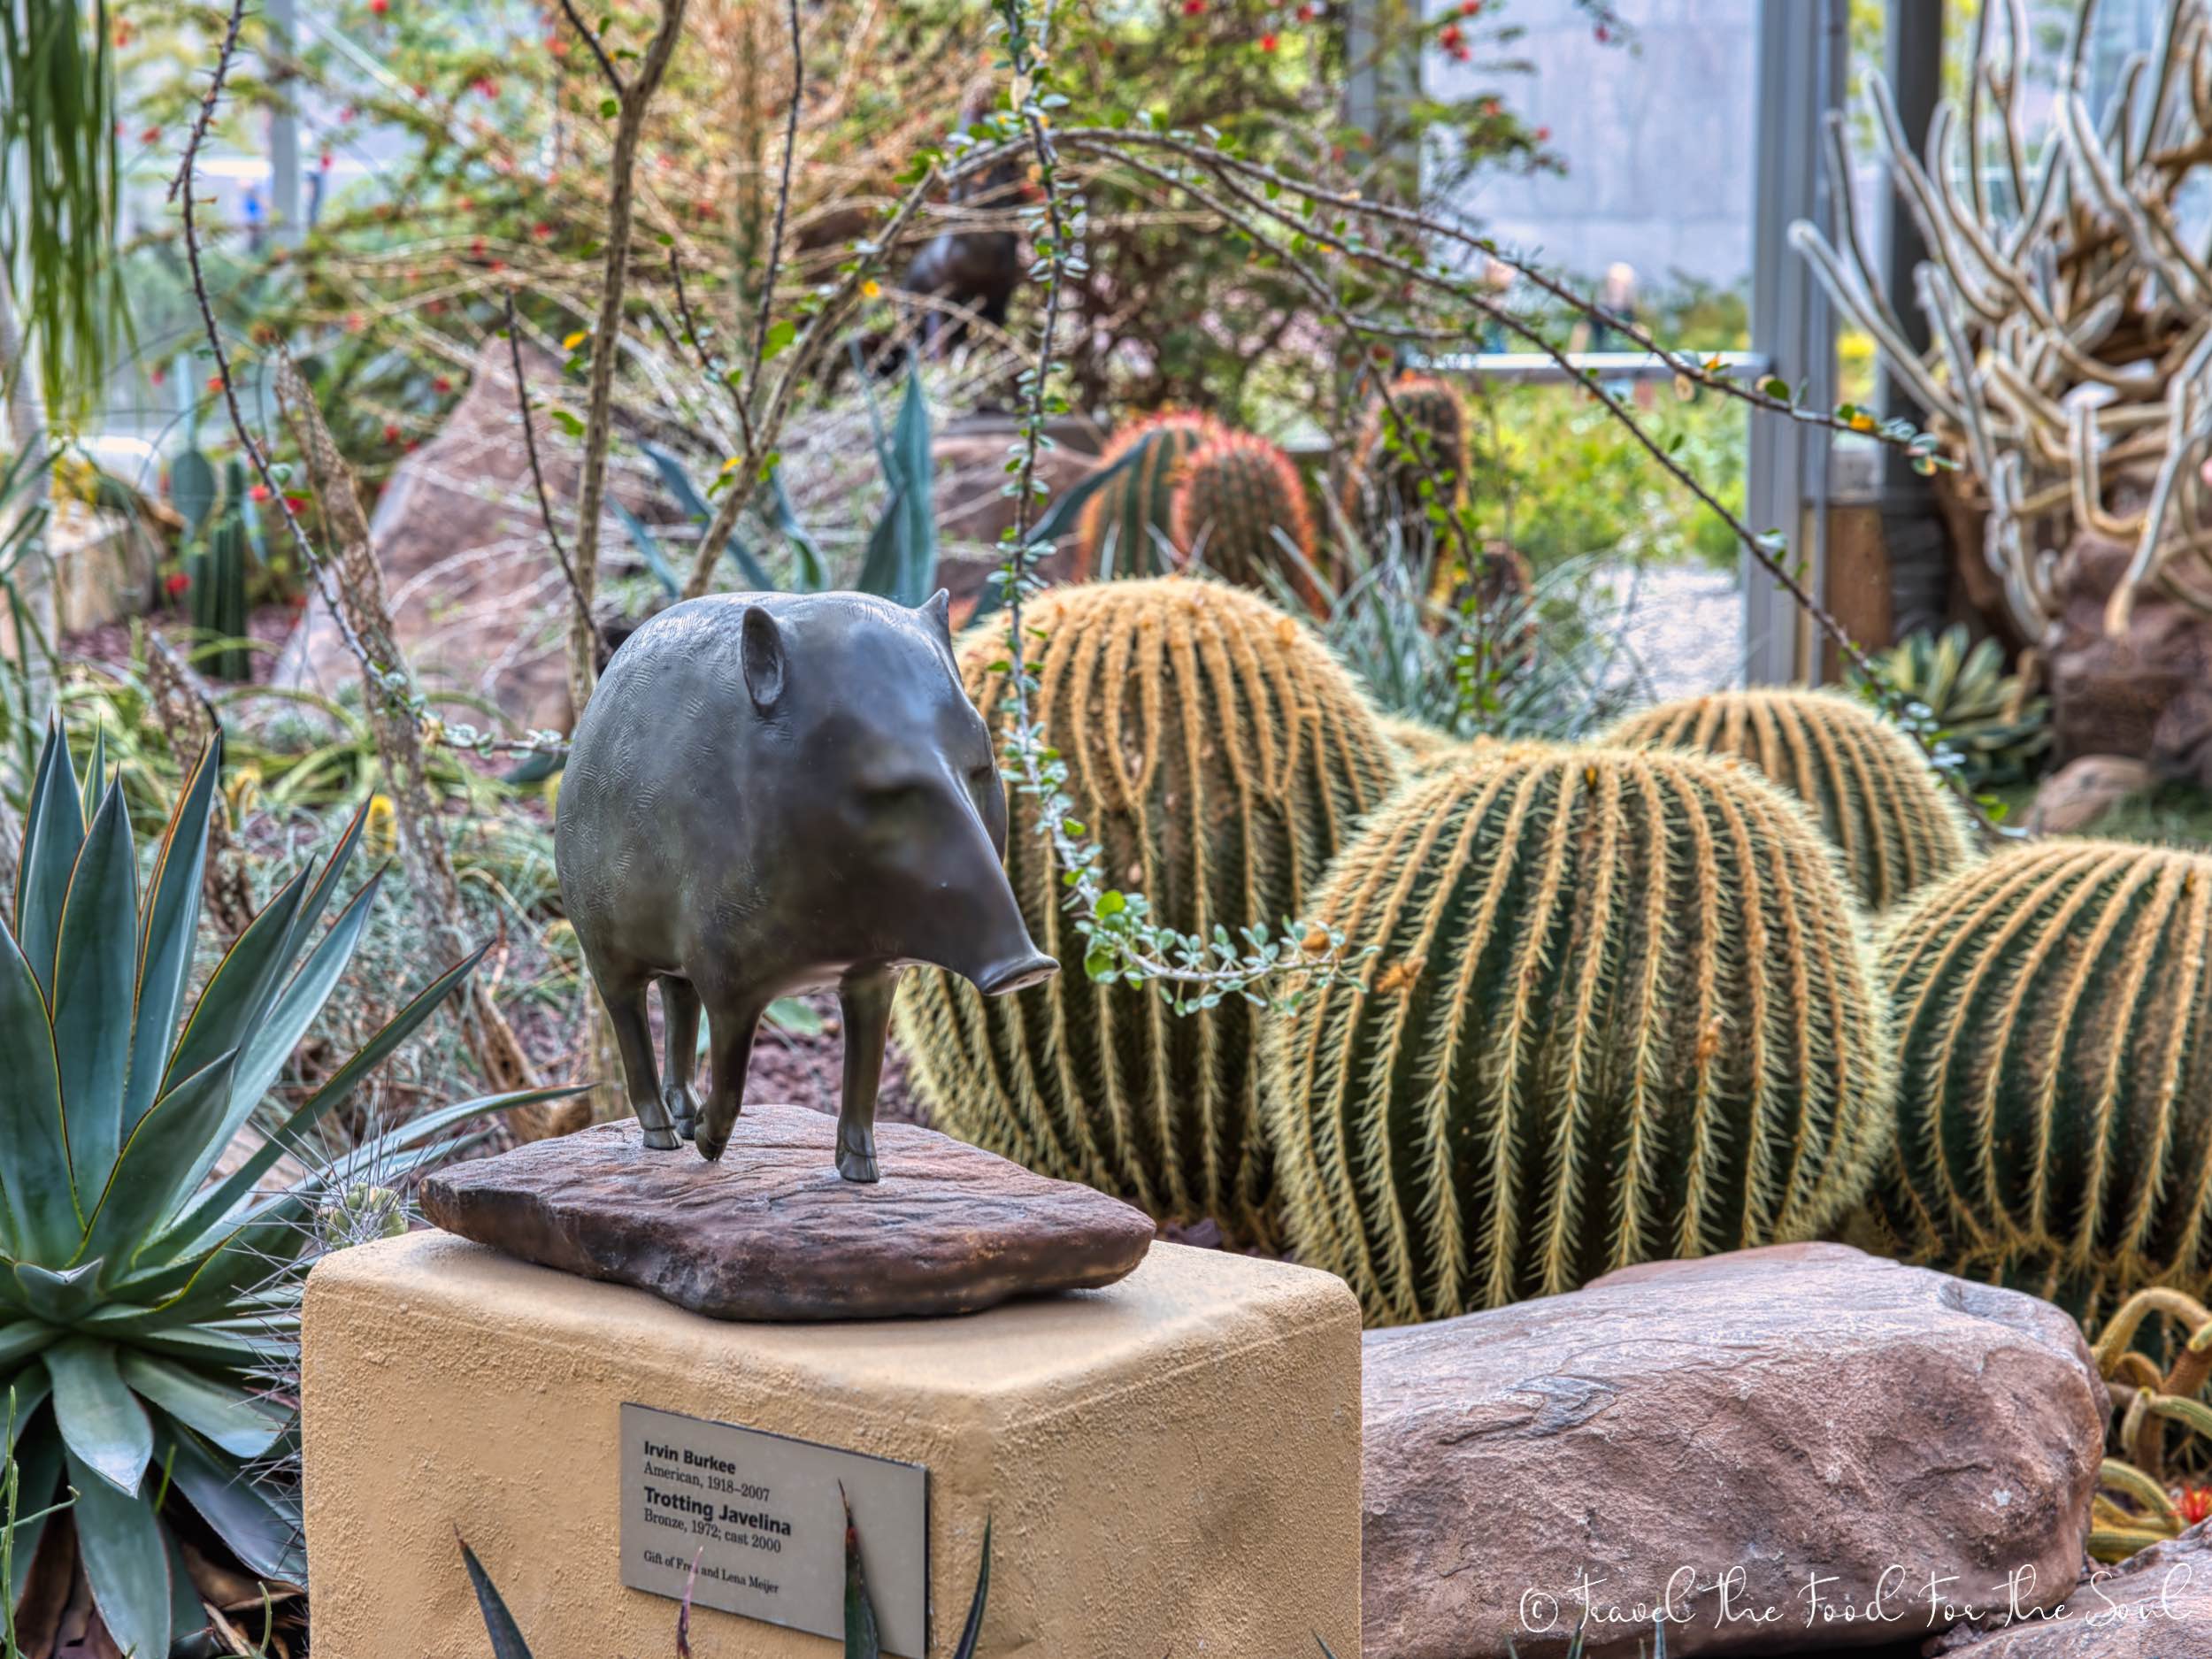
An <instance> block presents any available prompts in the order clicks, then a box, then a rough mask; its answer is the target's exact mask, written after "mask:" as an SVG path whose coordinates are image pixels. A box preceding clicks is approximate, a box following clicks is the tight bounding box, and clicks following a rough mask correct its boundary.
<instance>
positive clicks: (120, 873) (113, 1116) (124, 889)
mask: <svg viewBox="0 0 2212 1659" xmlns="http://www.w3.org/2000/svg"><path fill="white" fill-rule="evenodd" d="M137 938H138V861H137V857H136V856H135V855H134V853H133V851H132V849H131V820H130V814H129V813H128V812H127V811H126V810H124V805H123V791H122V787H121V786H120V785H118V786H116V787H112V788H111V789H110V790H109V791H108V792H107V794H106V795H105V796H104V797H103V798H102V800H101V802H100V810H99V812H98V813H97V814H96V816H95V817H94V818H93V820H92V828H91V829H90V831H89V832H88V833H87V834H86V836H85V841H84V845H83V847H81V849H79V850H78V854H77V867H76V869H75V871H74V872H72V874H71V876H70V879H69V892H68V895H67V896H66V897H65V899H64V900H63V902H62V913H61V930H60V937H59V939H58V942H57V943H56V945H55V949H54V1035H53V1041H54V1056H55V1059H56V1061H57V1063H58V1066H59V1069H60V1073H61V1098H62V1108H63V1111H64V1113H65V1120H66V1124H67V1129H68V1136H69V1172H70V1179H71V1181H72V1183H73V1185H74V1186H75V1187H76V1189H77V1202H78V1203H79V1205H80V1206H83V1205H84V1204H85V1203H87V1202H88V1200H89V1199H90V1197H91V1195H92V1194H95V1193H97V1192H98V1191H99V1189H100V1188H101V1187H104V1186H105V1185H106V1184H107V1178H108V1171H110V1170H111V1169H112V1168H113V1167H114V1164H115V1155H116V1152H117V1150H118V1149H119V1148H120V1147H121V1146H122V1144H123V1079H124V1076H125V1074H126V1073H127V1071H128V1070H129V1068H130V1045H129V1044H128V1043H127V1042H125V1041H121V1040H120V1038H119V1034H118V1033H117V1031H116V1029H115V1026H116V1024H117V1022H118V1021H119V1018H122V1017H123V1016H124V1012H125V1010H128V1009H129V1008H130V1006H131V1002H132V989H133V987H132V983H131V981H132V976H133V974H134V972H135V971H136V968H137V963H136V962H135V960H134V956H135V954H136V953H135V951H134V949H133V946H134V944H135V943H136V941H137Z"/></svg>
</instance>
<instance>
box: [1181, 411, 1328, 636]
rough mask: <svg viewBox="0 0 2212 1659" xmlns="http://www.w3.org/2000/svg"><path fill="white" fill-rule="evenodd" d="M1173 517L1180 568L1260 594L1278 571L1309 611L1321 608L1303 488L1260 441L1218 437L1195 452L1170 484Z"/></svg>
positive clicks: (1292, 469)
mask: <svg viewBox="0 0 2212 1659" xmlns="http://www.w3.org/2000/svg"><path fill="white" fill-rule="evenodd" d="M1173 517H1174V536H1175V545H1176V546H1177V547H1178V548H1179V549H1181V550H1182V554H1183V557H1184V558H1185V559H1186V560H1187V561H1190V562H1193V563H1198V564H1202V565H1204V566H1205V568H1206V569H1208V570H1210V571H1213V572H1217V573H1218V574H1220V575H1221V576H1223V577H1225V578H1226V579H1227V580H1230V581H1233V582H1234V583H1235V584H1236V585H1237V586H1238V587H1240V588H1252V589H1254V590H1255V591H1257V592H1260V593H1267V592H1270V591H1271V582H1270V580H1269V576H1268V572H1271V571H1272V572H1279V574H1280V576H1281V578H1282V579H1283V580H1285V581H1286V582H1287V583H1288V584H1289V586H1290V589H1291V591H1292V592H1294V593H1295V594H1296V595H1298V597H1299V599H1300V601H1301V602H1302V603H1303V604H1304V605H1305V606H1306V608H1307V609H1308V610H1309V611H1322V610H1324V609H1325V605H1324V603H1323V601H1322V598H1321V590H1320V585H1319V583H1318V581H1317V572H1316V571H1315V569H1314V567H1313V559H1314V551H1315V543H1314V532H1313V514H1312V512H1311V511H1309V510H1308V508H1307V506H1306V487H1305V484H1304V481H1303V480H1301V479H1300V478H1299V476H1298V469H1297V467H1296V466H1295V465H1293V464H1292V462H1291V458H1290V457H1288V456H1286V455H1285V454H1284V453H1283V452H1282V451H1281V450H1280V449H1277V448H1276V447H1275V446H1274V445H1273V444H1271V443H1270V442H1268V441H1267V440H1266V439H1264V438H1256V437H1254V436H1253V435H1252V434H1250V433H1248V432H1225V433H1223V434H1221V435H1220V436H1219V437H1217V438H1216V439H1215V440H1214V441H1213V442H1210V443H1209V444H1207V445H1206V446H1205V447H1204V448H1202V449H1199V450H1197V451H1196V452H1195V453H1194V454H1193V455H1192V456H1191V457H1190V459H1189V460H1187V461H1186V462H1185V463H1184V464H1183V469H1182V473H1181V476H1180V478H1179V480H1178V481H1177V483H1176V487H1175V499H1174V503H1173ZM1286 544H1287V545H1286ZM1293 549H1295V556H1294V554H1293Z"/></svg>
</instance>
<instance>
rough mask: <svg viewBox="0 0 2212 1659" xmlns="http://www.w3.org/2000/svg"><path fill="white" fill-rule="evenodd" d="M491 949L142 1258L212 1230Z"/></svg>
mask: <svg viewBox="0 0 2212 1659" xmlns="http://www.w3.org/2000/svg"><path fill="white" fill-rule="evenodd" d="M488 949H491V944H490V941H485V942H484V943H483V944H481V945H479V946H478V947H477V948H476V949H474V950H472V951H471V952H470V953H469V954H468V955H467V956H465V957H463V958H462V959H461V960H460V961H459V962H457V963H456V964H454V965H453V966H451V967H450V968H448V969H447V970H446V971H445V972H443V973H442V974H440V975H439V976H438V978H437V979H434V980H433V981H431V983H430V984H429V985H428V986H427V987H425V988H424V989H423V990H422V991H420V992H419V993H418V994H417V995H416V997H415V1000H414V1001H413V1002H410V1003H408V1004H407V1006H406V1007H404V1008H403V1009H401V1010H399V1012H398V1013H396V1014H395V1015H393V1016H392V1018H390V1019H389V1020H388V1021H387V1022H386V1024H385V1025H384V1028H383V1029H382V1030H381V1031H380V1032H378V1033H376V1035H375V1036H373V1037H372V1038H370V1039H369V1041H367V1042H365V1043H364V1044H363V1045H362V1046H361V1048H359V1049H358V1050H357V1052H356V1053H355V1054H354V1055H353V1056H352V1057H351V1058H350V1059H349V1060H347V1061H346V1063H345V1064H343V1065H341V1066H340V1067H339V1068H338V1069H337V1071H334V1072H333V1073H332V1074H331V1076H330V1078H329V1080H328V1081H326V1082H325V1083H324V1084H323V1086H322V1087H320V1088H319V1089H317V1090H316V1091H315V1092H314V1094H311V1095H310V1096H308V1098H307V1100H306V1101H305V1102H303V1104H302V1105H301V1106H300V1107H299V1108H298V1109H297V1110H295V1111H294V1112H293V1113H292V1115H291V1116H290V1117H289V1118H286V1119H285V1120H284V1123H283V1124H282V1125H281V1126H280V1127H279V1129H278V1130H277V1132H276V1133H274V1134H273V1135H271V1136H270V1137H269V1139H268V1140H267V1141H266V1142H265V1143H264V1144H263V1145H262V1146H261V1147H259V1148H257V1149H256V1150H255V1152H254V1154H253V1156H250V1157H249V1158H247V1159H246V1160H245V1161H244V1162H243V1163H242V1164H240V1165H239V1166H238V1167H237V1168H236V1169H235V1170H234V1171H231V1173H230V1174H229V1175H228V1176H227V1177H226V1178H225V1179H222V1180H220V1181H219V1182H217V1183H216V1184H215V1185H214V1186H213V1187H209V1188H208V1189H207V1190H206V1191H205V1192H204V1193H203V1194H201V1195H200V1197H199V1199H198V1201H197V1202H195V1203H194V1204H193V1205H192V1207H191V1208H190V1209H189V1210H186V1211H185V1212H184V1214H183V1215H182V1216H180V1217H178V1218H177V1220H176V1221H175V1222H174V1223H173V1224H172V1225H170V1226H169V1227H167V1228H166V1229H165V1230H164V1231H163V1233H162V1234H161V1236H160V1237H159V1238H158V1239H157V1240H154V1241H153V1242H152V1243H151V1244H150V1245H149V1246H147V1248H146V1250H144V1251H142V1252H141V1255H142V1256H146V1255H150V1256H152V1257H153V1259H155V1260H157V1261H161V1260H169V1261H173V1260H174V1259H176V1256H177V1255H178V1253H179V1251H180V1249H182V1248H185V1247H186V1246H188V1245H189V1244H190V1243H191V1242H192V1241H193V1240H196V1239H197V1238H199V1237H200V1235H201V1234H203V1233H206V1232H207V1231H208V1230H209V1229H210V1228H211V1227H213V1226H215V1225H218V1224H219V1223H221V1222H223V1221H225V1220H227V1218H228V1217H230V1214H231V1212H232V1211H233V1210H234V1209H236V1208H237V1206H238V1204H239V1203H240V1202H241V1201H242V1200H243V1199H244V1198H245V1196H246V1195H247V1194H249V1193H250V1192H251V1191H252V1190H253V1188H254V1184H255V1183H256V1182H257V1181H258V1180H260V1179H261V1178H262V1177H263V1176H264V1175H265V1174H267V1173H268V1172H269V1171H270V1169H271V1168H272V1167H273V1166H274V1164H276V1161H277V1160H278V1159H279V1158H280V1157H282V1156H284V1153H285V1150H286V1148H289V1147H293V1146H296V1145H297V1144H298V1143H299V1138H300V1137H301V1136H302V1135H303V1134H305V1133H307V1132H308V1131H309V1130H310V1129H312V1128H313V1127H314V1126H315V1125H317V1124H318V1123H319V1122H320V1121H321V1120H322V1118H323V1116H324V1114H326V1112H328V1111H330V1110H331V1109H332V1108H334V1107H335V1106H336V1105H338V1104H339V1102H342V1101H343V1100H344V1099H345V1098H346V1097H347V1096H348V1095H349V1094H352V1093H353V1091H354V1088H355V1087H356V1086H357V1085H358V1084H359V1083H360V1081H361V1079H363V1078H365V1077H366V1076H367V1075H368V1074H369V1073H370V1072H371V1071H374V1070H375V1069H376V1068H377V1067H378V1066H379V1065H380V1064H383V1062H384V1059H385V1056H388V1055H389V1054H390V1053H391V1052H392V1050H393V1049H395V1048H398V1047H399V1045H400V1044H401V1043H403V1042H404V1041H407V1039H408V1038H410V1037H411V1036H412V1035H414V1033H415V1029H416V1027H417V1026H419V1025H421V1024H422V1023H423V1021H425V1020H426V1019H428V1018H430V1016H431V1015H432V1014H434V1013H435V1012H436V1011H437V1009H438V1005H439V1004H440V1003H442V1002H444V1001H445V1000H446V998H447V997H449V996H450V995H453V993H454V992H455V991H456V990H457V989H458V988H459V987H460V984H461V981H462V980H464V979H466V978H468V976H469V974H470V972H472V970H473V969H474V968H475V966H476V964H478V963H479V962H480V961H482V960H483V956H484V953H485V952H486V951H487V950H488ZM202 1000H205V999H204V998H203V999H202Z"/></svg>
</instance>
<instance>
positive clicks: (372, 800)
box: [362, 794, 399, 852]
mask: <svg viewBox="0 0 2212 1659" xmlns="http://www.w3.org/2000/svg"><path fill="white" fill-rule="evenodd" d="M362 828H363V832H364V833H365V836H366V838H367V841H368V843H369V845H370V847H371V848H373V849H376V850H377V851H380V852H388V851H389V850H390V849H391V848H392V846H393V844H394V843H395V842H396V841H397V840H398V839H399V837H398V822H397V820H396V818H394V816H393V813H392V797H391V796H390V795H382V794H378V795H371V796H370V797H369V821H368V822H367V823H366V824H365V825H364V826H362Z"/></svg>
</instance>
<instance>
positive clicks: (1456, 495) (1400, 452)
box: [1343, 373, 1468, 546]
mask: <svg viewBox="0 0 2212 1659" xmlns="http://www.w3.org/2000/svg"><path fill="white" fill-rule="evenodd" d="M1391 403H1394V404H1395V405H1396V406H1397V412H1396V415H1395V416H1393V414H1392V411H1391V407H1390V405H1391ZM1467 435H1468V425H1467V405H1466V403H1465V401H1464V400H1463V398H1462V397H1461V396H1460V395H1459V392H1458V390H1457V388H1455V387H1453V386H1452V385H1451V384H1450V383H1449V382H1448V381H1445V380H1438V379H1437V378H1436V377H1435V376H1433V375H1429V374H1414V373H1407V374H1401V375H1400V376H1399V377H1398V378H1397V379H1396V380H1394V381H1393V382H1392V383H1391V387H1390V403H1385V402H1384V401H1383V399H1382V397H1381V396H1376V397H1374V398H1372V399H1371V400H1370V402H1369V403H1368V405H1367V412H1366V417H1365V419H1364V420H1363V422H1362V424H1361V426H1360V432H1359V437H1358V439H1357V441H1356V442H1355V444H1354V446H1353V449H1352V465H1351V467H1350V469H1349V471H1348V472H1347V474H1346V477H1345V481H1344V503H1343V504H1344V516H1345V518H1347V519H1348V520H1349V521H1350V522H1351V523H1352V524H1353V525H1354V526H1356V527H1357V528H1358V529H1359V531H1360V533H1361V535H1362V536H1363V539H1365V540H1367V541H1377V542H1379V541H1383V540H1386V538H1387V537H1388V535H1389V534H1390V532H1391V530H1392V528H1393V527H1394V528H1395V529H1396V532H1397V534H1398V535H1399V536H1400V537H1401V538H1402V540H1403V541H1404V542H1405V543H1406V544H1407V545H1409V546H1412V545H1418V544H1421V543H1423V542H1425V541H1427V540H1428V539H1429V538H1430V537H1431V536H1432V522H1433V521H1432V517H1431V510H1432V508H1434V509H1440V510H1442V511H1446V512H1449V511H1451V510H1452V509H1454V508H1455V507H1457V506H1458V505H1459V504H1460V503H1461V501H1462V500H1463V497H1464V496H1465V494H1466V488H1467V455H1468V446H1467Z"/></svg>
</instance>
